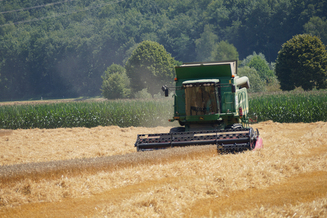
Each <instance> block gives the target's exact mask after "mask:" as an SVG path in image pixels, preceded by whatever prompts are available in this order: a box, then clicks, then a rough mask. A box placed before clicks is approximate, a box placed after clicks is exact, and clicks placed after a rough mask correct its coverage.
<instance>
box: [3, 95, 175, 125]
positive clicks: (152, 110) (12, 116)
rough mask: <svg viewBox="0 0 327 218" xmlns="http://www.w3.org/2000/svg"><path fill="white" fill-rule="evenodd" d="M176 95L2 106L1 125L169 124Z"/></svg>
mask: <svg viewBox="0 0 327 218" xmlns="http://www.w3.org/2000/svg"><path fill="white" fill-rule="evenodd" d="M172 104H173V102H172V99H169V101H168V99H165V100H155V101H140V100H138V101H136V100H129V101H120V100H117V101H103V102H68V103H53V104H37V105H18V106H17V105H14V106H1V107H0V129H1V128H2V129H18V128H20V129H28V128H59V127H95V126H108V125H118V126H120V127H128V126H148V127H152V126H157V125H163V126H164V125H167V124H168V123H169V122H168V118H169V117H172V112H173V107H172Z"/></svg>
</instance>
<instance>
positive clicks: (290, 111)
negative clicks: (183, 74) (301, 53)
mask: <svg viewBox="0 0 327 218" xmlns="http://www.w3.org/2000/svg"><path fill="white" fill-rule="evenodd" d="M249 105H250V108H249V110H250V115H251V116H252V115H258V118H259V121H265V120H273V121H275V122H294V123H296V122H316V121H327V114H326V111H327V92H326V91H319V92H318V91H312V92H290V93H280V94H275V95H255V94H254V95H251V96H250V100H249ZM172 116H173V100H172V99H171V98H168V99H167V98H165V99H159V100H153V99H151V100H125V101H122V100H116V101H104V102H70V103H57V104H38V105H11V106H9V105H8V106H1V107H0V129H17V128H22V129H28V128H59V127H95V126H99V125H101V126H108V125H118V126H120V127H128V126H149V127H153V126H158V125H159V126H165V125H172V124H170V123H169V122H168V119H169V118H172ZM176 125H177V124H176Z"/></svg>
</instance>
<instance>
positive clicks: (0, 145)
mask: <svg viewBox="0 0 327 218" xmlns="http://www.w3.org/2000/svg"><path fill="white" fill-rule="evenodd" d="M252 126H253V127H254V128H258V129H259V131H260V134H261V137H262V138H263V140H264V148H263V149H261V150H257V151H247V152H244V153H237V154H219V153H218V152H217V150H216V147H215V146H199V147H187V148H174V149H166V150H162V151H151V152H139V153H137V152H136V149H135V148H134V142H135V140H136V135H137V134H139V133H156V132H158V133H160V132H168V131H169V128H168V127H156V128H143V127H129V128H119V127H116V126H108V127H95V128H58V129H30V130H21V129H18V130H0V150H1V153H0V182H1V183H0V186H1V187H0V188H1V189H0V217H22V216H24V217H86V216H87V217H235V216H236V217H237V216H238V217H287V216H290V217H301V216H302V217H303V216H304V217H326V216H327V182H326V181H327V142H326V140H325V139H326V138H327V123H325V122H316V123H306V124H305V123H296V124H295V123H294V124H281V123H275V122H272V121H267V122H261V123H259V124H255V125H252Z"/></svg>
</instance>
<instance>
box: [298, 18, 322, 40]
mask: <svg viewBox="0 0 327 218" xmlns="http://www.w3.org/2000/svg"><path fill="white" fill-rule="evenodd" d="M304 31H305V33H308V34H311V35H314V36H318V37H319V38H320V39H321V41H322V42H323V43H324V44H325V45H326V44H327V20H326V18H325V17H324V18H320V17H311V18H310V20H309V21H308V22H307V23H306V24H305V25H304Z"/></svg>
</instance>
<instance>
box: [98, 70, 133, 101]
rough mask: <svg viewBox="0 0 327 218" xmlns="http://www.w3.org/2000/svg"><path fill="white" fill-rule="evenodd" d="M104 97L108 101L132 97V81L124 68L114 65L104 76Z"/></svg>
mask: <svg viewBox="0 0 327 218" xmlns="http://www.w3.org/2000/svg"><path fill="white" fill-rule="evenodd" d="M102 79H103V82H102V86H101V88H102V89H101V90H102V95H103V96H104V97H105V98H107V99H118V98H127V97H129V95H130V88H129V85H130V80H129V78H128V76H127V75H126V70H125V68H124V67H122V66H120V65H118V64H112V65H111V66H110V67H108V68H107V70H106V71H105V72H104V74H103V75H102Z"/></svg>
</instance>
